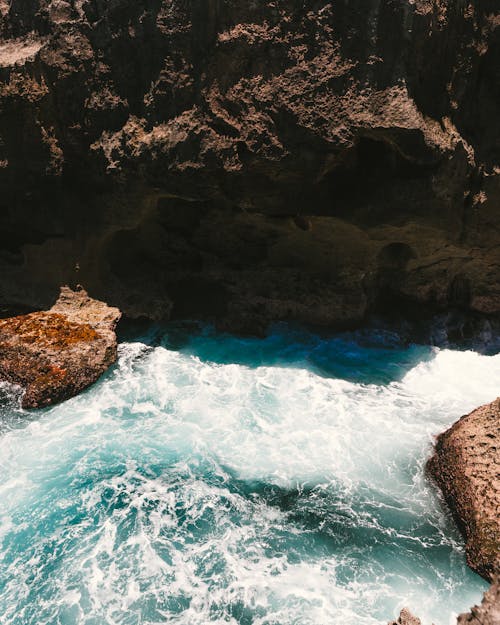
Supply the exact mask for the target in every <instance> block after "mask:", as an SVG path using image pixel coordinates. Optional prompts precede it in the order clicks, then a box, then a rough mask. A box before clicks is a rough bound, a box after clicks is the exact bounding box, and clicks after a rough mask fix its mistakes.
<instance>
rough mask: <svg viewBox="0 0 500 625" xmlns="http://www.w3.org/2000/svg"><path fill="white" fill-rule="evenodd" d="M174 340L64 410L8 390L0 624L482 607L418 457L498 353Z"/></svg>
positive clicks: (490, 377) (124, 357) (316, 619)
mask: <svg viewBox="0 0 500 625" xmlns="http://www.w3.org/2000/svg"><path fill="white" fill-rule="evenodd" d="M174 334H175V333H173V331H172V330H171V329H168V328H167V329H166V330H165V329H164V330H163V331H161V332H160V330H158V329H156V330H155V331H154V332H153V333H151V334H150V335H148V336H147V337H142V340H132V341H129V342H126V343H123V344H122V345H121V347H120V359H119V363H118V365H117V366H116V367H115V368H114V369H112V370H111V371H109V372H108V374H107V375H106V376H105V378H103V379H102V380H101V381H100V382H99V383H98V384H97V385H95V386H94V387H92V388H91V389H90V390H88V391H87V392H85V393H84V394H82V395H81V396H79V397H77V398H74V399H72V400H70V401H67V402H66V403H64V404H62V405H60V406H57V407H54V408H51V409H47V410H44V411H41V412H34V413H27V412H24V411H22V410H21V409H20V408H19V407H18V406H19V403H18V400H19V397H18V396H16V394H15V392H14V391H13V389H9V388H7V387H6V386H4V387H2V389H1V393H2V399H1V408H0V410H1V415H2V419H1V427H2V430H1V433H0V463H1V471H0V523H1V525H0V542H1V556H0V557H1V562H0V623H1V624H2V625H35V624H36V625H77V624H78V625H146V624H147V625H152V624H160V623H176V624H179V625H207V624H211V623H217V624H223V623H224V624H226V623H227V624H233V625H236V624H240V625H291V624H294V625H309V624H310V625H373V624H376V623H385V622H386V621H387V620H388V619H389V618H390V617H393V616H395V615H396V614H397V613H399V610H400V609H401V608H402V607H403V606H408V607H410V608H411V609H412V610H413V611H414V612H416V613H418V614H419V616H420V617H421V618H422V619H423V623H425V624H429V625H430V623H431V622H434V623H435V624H436V625H449V624H451V623H452V622H453V618H454V616H456V614H457V613H459V612H460V611H464V610H465V609H468V608H469V607H470V606H471V605H473V604H474V603H475V602H477V601H479V600H480V598H481V594H482V592H483V590H484V589H485V587H486V584H485V583H484V582H483V581H482V580H481V579H480V578H479V577H478V576H476V575H475V574H474V573H472V572H471V571H470V570H469V569H468V568H467V566H466V564H465V557H464V549H463V544H462V541H461V538H460V536H459V535H458V533H457V530H456V529H455V527H454V525H453V522H452V521H451V519H450V518H449V516H448V514H447V513H446V512H445V511H444V509H443V507H442V505H441V503H440V501H439V498H438V496H437V495H436V492H435V489H434V488H433V487H432V485H430V484H429V483H428V482H427V480H426V478H425V476H424V464H425V461H426V459H427V457H428V456H429V454H430V449H431V444H432V440H433V436H434V435H436V434H438V433H440V432H442V431H443V430H444V429H446V428H447V427H448V426H449V425H450V424H451V423H452V422H454V421H455V420H456V419H457V418H458V417H459V416H461V415H462V414H464V413H466V412H467V411H470V410H471V409H473V408H475V407H477V406H478V405H480V404H481V403H485V402H489V401H491V400H493V399H494V398H495V397H496V395H497V393H498V379H499V377H500V355H496V356H484V355H479V354H477V353H474V352H459V351H451V350H439V349H437V348H430V347H429V348H427V347H417V346H409V347H404V346H401V345H400V344H399V343H398V342H397V341H394V342H393V343H391V337H390V336H389V335H387V334H385V335H382V336H379V335H376V334H374V335H373V336H370V337H369V338H367V336H366V335H363V336H361V335H344V336H342V337H336V338H329V339H327V338H321V337H318V336H315V335H313V334H308V333H305V332H299V331H294V330H290V329H288V330H287V329H283V330H277V331H276V332H275V333H274V334H273V335H272V336H270V337H268V338H266V339H245V340H243V339H236V338H234V337H228V336H220V335H216V334H215V333H214V332H212V331H210V330H204V331H201V332H195V331H193V333H192V334H191V335H190V336H184V335H183V336H182V337H180V338H179V337H178V336H177V337H176V336H174Z"/></svg>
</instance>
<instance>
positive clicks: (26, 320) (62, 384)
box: [0, 287, 121, 408]
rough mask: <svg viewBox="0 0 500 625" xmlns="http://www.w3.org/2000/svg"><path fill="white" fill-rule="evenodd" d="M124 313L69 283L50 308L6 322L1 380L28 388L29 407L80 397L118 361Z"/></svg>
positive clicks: (0, 326) (0, 347) (0, 328)
mask: <svg viewBox="0 0 500 625" xmlns="http://www.w3.org/2000/svg"><path fill="white" fill-rule="evenodd" d="M120 315H121V313H120V311H119V310H118V309H117V308H111V307H109V306H107V304H105V303H103V302H100V301H97V300H94V299H92V298H91V297H89V296H88V295H87V293H86V292H85V291H84V290H83V289H79V290H76V291H72V290H71V289H69V288H68V287H63V288H62V289H61V293H60V296H59V299H58V300H57V302H56V303H55V304H54V306H53V307H52V308H51V309H50V310H48V311H43V312H35V313H31V314H28V315H21V316H18V317H11V318H8V319H3V320H0V379H2V380H5V381H7V382H10V383H12V384H17V385H19V386H21V387H23V388H24V389H25V393H24V395H23V400H22V404H23V407H24V408H40V407H43V406H48V405H50V404H53V403H56V402H58V401H62V400H64V399H68V398H69V397H72V396H74V395H76V394H77V393H79V392H80V391H82V390H83V389H84V388H86V387H87V386H90V384H93V383H94V382H95V381H96V380H97V379H98V378H99V377H100V376H101V375H102V373H104V371H106V369H108V367H109V366H110V365H111V364H113V363H114V362H115V360H116V357H117V342H116V335H115V331H114V329H115V326H116V323H117V322H118V320H119V319H120Z"/></svg>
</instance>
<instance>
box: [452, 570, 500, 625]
mask: <svg viewBox="0 0 500 625" xmlns="http://www.w3.org/2000/svg"><path fill="white" fill-rule="evenodd" d="M499 623H500V575H498V574H497V575H496V577H495V578H494V580H493V583H492V585H491V586H490V589H489V590H488V592H486V593H485V595H484V599H483V602H482V604H481V605H480V606H475V607H473V608H472V610H471V611H470V612H469V613H467V614H461V615H460V616H459V617H458V621H457V625H498V624H499Z"/></svg>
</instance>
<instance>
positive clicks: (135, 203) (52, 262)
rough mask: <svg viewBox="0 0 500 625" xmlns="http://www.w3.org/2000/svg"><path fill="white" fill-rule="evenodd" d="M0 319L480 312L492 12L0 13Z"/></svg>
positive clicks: (345, 5) (396, 7)
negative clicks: (1, 311) (12, 311)
mask: <svg viewBox="0 0 500 625" xmlns="http://www.w3.org/2000/svg"><path fill="white" fill-rule="evenodd" d="M0 20H1V21H0V37H1V39H0V308H1V307H2V306H4V307H7V306H13V305H18V306H19V305H24V306H33V307H39V308H40V307H46V306H47V305H48V304H50V303H51V302H52V301H53V299H54V296H55V294H56V293H57V291H58V287H59V285H60V284H61V283H64V282H67V283H70V284H76V283H82V284H83V285H84V286H85V287H86V288H87V289H89V291H90V292H91V294H93V295H95V296H97V297H105V298H106V300H107V301H109V302H110V303H112V304H114V305H118V306H120V308H121V309H122V310H123V311H124V312H125V314H128V315H131V316H140V315H146V316H149V317H153V318H159V317H168V316H172V315H173V316H183V317H186V316H187V317H203V316H214V317H216V318H218V319H219V320H223V322H224V324H225V325H226V327H230V328H232V329H242V330H245V329H250V330H258V329H259V328H261V327H263V326H265V324H266V323H267V322H268V321H269V320H272V319H293V320H300V321H305V322H311V323H318V324H322V325H329V326H342V325H351V324H355V323H358V322H359V321H361V320H362V319H363V318H364V317H365V316H366V314H367V313H368V312H370V311H371V310H375V309H379V308H383V309H384V308H385V309H397V308H400V307H402V306H405V307H406V309H408V308H414V309H415V310H420V309H421V307H423V306H429V307H432V308H438V309H439V308H441V309H446V308H450V307H458V308H461V309H464V310H468V311H475V312H478V313H485V314H497V313H499V312H500V273H499V269H500V248H499V243H500V234H499V228H500V210H499V206H498V203H499V200H500V182H499V181H500V154H499V152H500V149H499V138H500V128H499V124H500V121H499V119H500V117H499V115H498V104H499V102H500V75H499V74H500V63H499V58H500V28H499V27H500V13H499V9H498V2H497V1H496V0H476V1H475V2H467V1H464V0H447V1H445V0H432V1H431V0H413V1H410V0H333V1H332V2H326V1H324V0H318V1H305V0H275V1H268V2H261V1H259V2H257V1H252V0H204V1H203V2H200V1H199V0H176V1H174V0H51V1H50V0H29V1H28V0H10V2H7V1H6V0H0Z"/></svg>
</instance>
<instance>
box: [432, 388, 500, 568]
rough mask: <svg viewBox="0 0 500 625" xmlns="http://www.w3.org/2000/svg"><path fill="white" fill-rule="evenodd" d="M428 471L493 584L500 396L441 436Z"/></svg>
mask: <svg viewBox="0 0 500 625" xmlns="http://www.w3.org/2000/svg"><path fill="white" fill-rule="evenodd" d="M428 469H429V471H430V473H431V475H432V476H433V477H434V479H435V480H436V482H437V483H438V485H439V487H440V488H441V490H442V492H443V494H444V497H445V499H446V501H447V503H448V505H449V506H450V509H451V511H452V512H453V515H454V517H455V518H456V521H457V523H458V526H459V527H460V529H461V531H462V533H463V534H464V537H465V540H466V551H467V563H468V564H469V566H470V567H471V568H472V569H474V570H475V571H477V572H478V573H479V574H480V575H482V576H483V577H485V578H486V579H488V580H491V579H492V576H493V574H494V573H495V572H500V398H499V399H497V400H495V401H494V402H493V403H491V404H488V405H486V406H482V407H481V408H478V409H477V410H474V411H473V412H471V413H470V414H469V415H466V416H465V417H462V418H461V419H460V420H459V421H457V423H455V424H454V425H453V426H452V427H451V428H450V429H449V430H448V431H447V432H445V433H444V434H441V435H440V436H439V437H438V439H437V442H436V448H435V452H434V455H433V456H432V458H431V459H430V461H429V464H428Z"/></svg>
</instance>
